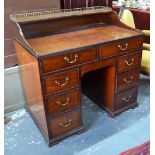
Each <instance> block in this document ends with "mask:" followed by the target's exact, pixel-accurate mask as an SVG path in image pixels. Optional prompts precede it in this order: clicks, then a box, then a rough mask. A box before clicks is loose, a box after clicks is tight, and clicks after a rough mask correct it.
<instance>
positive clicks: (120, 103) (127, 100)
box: [114, 87, 138, 110]
mask: <svg viewBox="0 0 155 155" xmlns="http://www.w3.org/2000/svg"><path fill="white" fill-rule="evenodd" d="M137 95H138V89H137V87H135V88H131V89H129V90H127V91H125V92H123V93H120V94H118V95H116V98H115V108H114V109H115V110H119V109H122V108H125V107H126V106H128V105H131V104H133V103H135V102H137Z"/></svg>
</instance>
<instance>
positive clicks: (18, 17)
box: [10, 6, 112, 23]
mask: <svg viewBox="0 0 155 155" xmlns="http://www.w3.org/2000/svg"><path fill="white" fill-rule="evenodd" d="M111 11H112V9H111V8H109V7H104V6H94V7H85V8H74V9H52V10H36V11H29V12H23V13H19V14H18V13H17V14H13V15H10V19H11V20H12V21H14V22H18V23H22V22H29V21H37V20H45V19H55V18H61V17H66V16H79V15H86V14H94V13H95V14H96V13H104V12H111Z"/></svg>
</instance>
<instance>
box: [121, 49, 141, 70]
mask: <svg viewBox="0 0 155 155" xmlns="http://www.w3.org/2000/svg"><path fill="white" fill-rule="evenodd" d="M140 64H141V52H139V53H134V54H128V55H124V56H121V57H119V58H118V71H119V72H121V71H125V70H128V69H132V68H134V67H140Z"/></svg>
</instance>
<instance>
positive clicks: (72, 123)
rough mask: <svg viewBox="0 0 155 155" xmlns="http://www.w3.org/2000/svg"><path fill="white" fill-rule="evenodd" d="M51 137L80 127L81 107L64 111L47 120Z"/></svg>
mask: <svg viewBox="0 0 155 155" xmlns="http://www.w3.org/2000/svg"><path fill="white" fill-rule="evenodd" d="M49 125H50V130H51V135H52V137H58V136H61V135H63V134H65V133H67V132H69V131H72V130H73V129H76V128H79V127H81V109H77V110H74V111H72V112H68V113H65V114H63V115H60V116H58V117H56V118H54V119H52V120H50V121H49Z"/></svg>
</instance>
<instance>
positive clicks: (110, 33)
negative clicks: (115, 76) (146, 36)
mask: <svg viewBox="0 0 155 155" xmlns="http://www.w3.org/2000/svg"><path fill="white" fill-rule="evenodd" d="M120 34H121V35H120ZM139 34H140V33H139V32H136V31H131V30H127V29H124V28H120V27H117V26H111V25H110V26H104V27H103V26H102V27H94V28H89V29H85V30H78V31H74V32H68V33H61V34H55V35H50V36H44V37H38V38H34V39H28V43H29V44H30V46H31V47H32V48H33V49H34V51H36V52H37V53H38V54H39V55H45V54H51V53H57V52H60V51H65V50H70V49H75V48H81V47H86V46H89V45H95V44H99V43H106V42H110V41H116V40H119V39H123V38H129V37H133V36H137V35H139ZM140 35H141V34H140Z"/></svg>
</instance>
